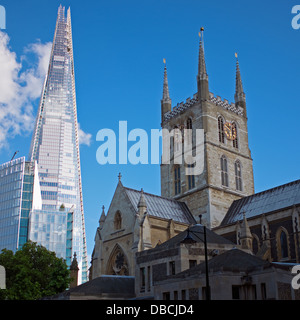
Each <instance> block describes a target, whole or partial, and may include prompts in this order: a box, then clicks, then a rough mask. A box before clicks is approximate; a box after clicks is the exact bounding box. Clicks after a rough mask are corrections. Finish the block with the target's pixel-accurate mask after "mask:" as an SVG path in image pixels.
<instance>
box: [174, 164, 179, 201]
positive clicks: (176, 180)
mask: <svg viewBox="0 0 300 320" xmlns="http://www.w3.org/2000/svg"><path fill="white" fill-rule="evenodd" d="M174 190H175V195H176V194H179V193H180V192H181V183H180V166H175V167H174Z"/></svg>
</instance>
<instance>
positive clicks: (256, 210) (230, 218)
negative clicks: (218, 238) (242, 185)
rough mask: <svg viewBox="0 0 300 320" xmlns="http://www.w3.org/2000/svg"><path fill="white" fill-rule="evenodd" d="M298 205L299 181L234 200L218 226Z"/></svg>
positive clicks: (299, 200)
mask: <svg viewBox="0 0 300 320" xmlns="http://www.w3.org/2000/svg"><path fill="white" fill-rule="evenodd" d="M298 204H300V180H296V181H293V182H290V183H287V184H284V185H281V186H278V187H276V188H272V189H269V190H266V191H263V192H259V193H255V194H253V195H252V196H248V197H244V198H242V199H239V200H235V201H234V202H233V203H232V204H231V206H230V208H229V209H228V212H227V214H226V215H225V217H224V219H223V221H222V223H221V225H220V226H225V225H227V224H232V223H236V222H237V221H238V220H242V219H243V212H244V213H245V215H246V218H247V219H249V218H252V217H255V216H258V215H261V214H263V213H264V214H266V213H268V212H273V211H277V210H281V209H284V208H287V207H291V206H293V205H298Z"/></svg>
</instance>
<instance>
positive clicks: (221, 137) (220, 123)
mask: <svg viewBox="0 0 300 320" xmlns="http://www.w3.org/2000/svg"><path fill="white" fill-rule="evenodd" d="M218 129H219V141H220V142H222V143H224V141H225V133H224V119H223V118H222V117H221V116H219V117H218Z"/></svg>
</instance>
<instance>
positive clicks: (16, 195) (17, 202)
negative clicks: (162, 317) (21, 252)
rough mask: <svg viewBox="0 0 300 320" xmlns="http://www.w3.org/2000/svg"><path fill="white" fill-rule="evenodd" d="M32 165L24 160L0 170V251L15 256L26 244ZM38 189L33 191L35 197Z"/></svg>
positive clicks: (33, 182) (32, 176) (21, 159)
mask: <svg viewBox="0 0 300 320" xmlns="http://www.w3.org/2000/svg"><path fill="white" fill-rule="evenodd" d="M35 182H36V183H37V181H35V180H34V164H33V163H31V162H27V161H25V157H22V158H19V159H15V160H12V161H9V162H6V163H4V164H2V165H1V166H0V250H2V249H8V250H12V251H13V252H15V251H16V250H18V249H19V248H22V246H23V244H24V243H26V242H27V240H28V223H29V216H30V211H31V209H32V205H33V201H34V198H35V202H36V203H37V204H36V205H35V206H34V207H36V208H39V207H40V201H39V196H38V195H37V196H36V197H34V194H33V189H34V184H35ZM38 189H39V188H38V187H37V188H36V192H37V193H38V192H39V190H38Z"/></svg>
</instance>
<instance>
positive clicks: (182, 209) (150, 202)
mask: <svg viewBox="0 0 300 320" xmlns="http://www.w3.org/2000/svg"><path fill="white" fill-rule="evenodd" d="M123 188H124V189H125V192H126V194H127V196H128V198H129V200H130V202H131V203H132V205H133V207H134V208H135V210H136V211H137V210H138V203H139V200H140V197H141V191H138V190H134V189H130V188H126V187H124V186H123ZM143 193H144V198H145V201H146V205H147V213H148V214H149V215H150V216H153V217H158V218H163V219H168V220H169V219H173V220H174V221H177V222H181V223H186V224H195V223H196V221H195V219H194V217H193V215H192V213H191V212H190V210H189V209H188V207H187V205H186V204H185V203H184V202H180V201H177V200H174V199H169V198H163V197H160V196H157V195H154V194H150V193H146V192H143Z"/></svg>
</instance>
